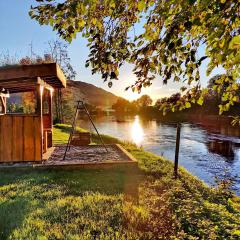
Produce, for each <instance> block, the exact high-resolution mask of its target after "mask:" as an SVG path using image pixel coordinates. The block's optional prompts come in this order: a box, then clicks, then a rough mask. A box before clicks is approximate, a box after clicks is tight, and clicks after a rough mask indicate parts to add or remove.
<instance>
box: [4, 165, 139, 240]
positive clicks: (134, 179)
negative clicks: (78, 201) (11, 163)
mask: <svg viewBox="0 0 240 240" xmlns="http://www.w3.org/2000/svg"><path fill="white" fill-rule="evenodd" d="M0 175H1V178H0V239H1V240H3V239H8V238H9V236H10V234H11V233H12V232H13V231H14V230H15V229H17V228H21V227H22V226H21V224H22V222H23V221H24V219H25V218H27V217H28V215H29V213H28V209H30V212H31V213H30V214H32V212H34V211H35V210H34V209H35V208H36V209H37V208H39V207H41V208H45V207H44V206H45V204H46V202H51V201H52V200H56V199H59V198H66V197H68V196H71V197H81V196H84V195H85V194H88V193H90V194H98V193H99V194H102V195H104V196H113V197H114V196H120V195H123V196H124V198H125V199H128V200H129V199H130V200H131V201H132V202H137V201H138V185H139V184H140V182H141V179H143V174H142V172H140V171H139V170H138V169H137V168H136V167H135V168H131V167H130V168H129V167H121V166H120V167H113V168H111V169H41V170H36V169H27V168H25V169H13V168H12V169H4V170H3V169H1V170H0ZM119 194H120V195H119ZM36 202H37V205H34V204H36ZM36 206H38V207H36Z"/></svg>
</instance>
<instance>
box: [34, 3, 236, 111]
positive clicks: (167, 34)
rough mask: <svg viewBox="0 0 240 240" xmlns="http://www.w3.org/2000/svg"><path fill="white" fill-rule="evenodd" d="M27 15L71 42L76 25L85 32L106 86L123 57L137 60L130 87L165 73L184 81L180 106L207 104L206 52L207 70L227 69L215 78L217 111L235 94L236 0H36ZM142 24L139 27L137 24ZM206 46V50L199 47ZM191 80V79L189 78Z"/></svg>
mask: <svg viewBox="0 0 240 240" xmlns="http://www.w3.org/2000/svg"><path fill="white" fill-rule="evenodd" d="M37 2H38V5H37V6H35V7H32V8H31V10H30V16H31V17H32V18H33V19H36V20H37V21H38V22H39V23H40V24H48V25H51V26H52V27H53V29H54V30H57V31H58V33H59V35H60V36H61V37H62V38H63V39H65V40H67V41H68V42H71V41H72V39H73V38H75V37H76V34H77V33H78V32H81V33H82V36H83V37H85V38H87V39H88V42H89V44H88V46H89V48H90V55H89V58H88V60H87V62H86V67H87V66H91V67H92V73H96V72H99V73H101V75H102V78H103V79H104V81H108V85H109V87H111V86H112V81H113V80H114V79H117V78H118V74H119V68H120V67H121V66H122V65H123V63H124V62H128V63H131V64H133V65H134V66H135V67H134V70H133V71H134V74H135V75H136V77H137V80H136V82H135V83H133V84H132V85H131V88H132V89H133V91H141V89H142V87H147V86H150V85H151V84H152V81H153V80H154V79H155V78H156V76H157V75H160V76H161V78H162V81H163V83H164V84H166V83H168V82H169V81H170V80H172V81H177V82H180V83H182V86H183V87H181V92H182V93H183V94H182V98H181V99H180V100H179V101H177V103H176V105H171V107H172V108H173V107H176V106H177V107H178V108H179V109H184V108H188V107H189V105H191V103H195V102H197V103H198V104H199V105H202V104H203V97H204V95H205V94H207V92H208V90H207V89H202V87H201V79H200V71H199V68H200V66H201V65H202V63H203V61H204V60H205V59H208V60H209V62H208V66H207V70H206V72H207V74H208V75H209V74H210V73H211V72H212V70H213V69H215V68H216V67H218V66H222V67H223V68H224V69H225V72H226V73H225V74H224V75H223V77H222V78H220V79H219V82H218V83H217V84H215V87H216V90H217V91H221V89H222V86H223V85H224V83H228V88H227V89H225V90H224V94H225V101H224V103H223V104H221V105H220V113H221V112H222V111H226V110H228V109H229V107H230V106H231V105H233V104H234V102H235V101H236V98H235V95H236V92H237V91H238V90H239V88H238V85H237V79H238V78H239V77H240V64H239V62H240V51H239V50H240V35H239V34H240V27H239V25H240V24H239V21H240V20H239V17H240V2H239V0H231V1H227V0H169V1H166V0H138V1H136V0H123V1H118V0H102V1H98V0H92V1H77V0H65V1H64V2H61V3H58V2H57V1H54V0H37ZM139 22H140V23H141V24H142V25H143V29H142V30H143V31H141V33H139V34H136V32H135V31H134V29H135V26H136V24H139ZM202 47H204V48H205V52H204V54H202V55H201V53H202V51H200V50H199V49H200V48H202ZM186 85H187V86H186Z"/></svg>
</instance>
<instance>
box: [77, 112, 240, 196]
mask: <svg viewBox="0 0 240 240" xmlns="http://www.w3.org/2000/svg"><path fill="white" fill-rule="evenodd" d="M94 121H95V124H96V126H97V128H98V130H99V132H100V133H104V134H109V135H112V136H115V137H118V138H121V139H124V140H128V141H133V142H135V143H136V144H137V145H139V146H142V147H143V148H144V149H145V150H147V151H150V152H152V153H155V154H158V155H161V156H164V157H166V158H167V159H170V160H173V159H174V154H175V139H176V124H166V123H161V122H159V121H155V120H150V121H149V120H148V121H146V120H145V121H144V120H142V119H140V118H139V117H138V116H136V117H134V118H127V119H125V120H124V121H116V119H115V118H114V117H101V118H96V119H94ZM79 124H80V126H82V127H84V128H88V129H89V130H90V131H94V129H93V127H91V125H90V123H89V122H88V121H85V120H80V122H79ZM214 126H215V125H214ZM239 136H240V131H239V129H238V128H232V127H231V126H228V125H226V124H223V126H218V127H216V128H215V127H213V126H207V127H206V126H205V127H202V126H201V125H197V124H190V123H183V124H182V128H181V143H180V154H179V164H180V165H182V166H184V167H185V168H186V169H187V170H189V171H190V172H191V173H193V174H194V175H196V176H198V177H199V178H201V179H202V180H204V181H205V182H206V183H208V184H213V183H214V176H216V175H218V176H223V175H224V174H227V175H228V176H231V177H234V176H236V175H240V138H239ZM234 190H235V191H236V193H237V194H238V195H240V179H237V180H236V184H235V185H234Z"/></svg>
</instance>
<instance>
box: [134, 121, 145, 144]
mask: <svg viewBox="0 0 240 240" xmlns="http://www.w3.org/2000/svg"><path fill="white" fill-rule="evenodd" d="M131 137H132V140H133V142H134V143H135V144H137V145H141V143H142V141H143V139H144V132H143V128H142V126H141V124H140V122H139V117H138V116H136V117H135V119H134V122H133V125H132V129H131Z"/></svg>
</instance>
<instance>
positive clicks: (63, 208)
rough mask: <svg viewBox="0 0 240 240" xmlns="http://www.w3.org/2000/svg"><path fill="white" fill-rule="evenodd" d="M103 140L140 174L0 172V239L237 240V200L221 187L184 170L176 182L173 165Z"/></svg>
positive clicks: (63, 137) (57, 138)
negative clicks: (118, 148) (121, 149)
mask: <svg viewBox="0 0 240 240" xmlns="http://www.w3.org/2000/svg"><path fill="white" fill-rule="evenodd" d="M69 129H70V126H66V125H58V126H57V127H56V128H54V142H55V143H57V144H61V143H66V141H67V139H68V132H69ZM103 138H104V141H105V142H106V143H120V144H122V145H123V146H124V147H125V148H126V149H127V150H128V151H129V152H130V153H131V154H132V155H133V156H134V157H135V158H136V159H137V160H138V163H139V168H140V171H139V172H138V171H135V172H134V171H130V172H129V171H128V169H123V168H113V169H111V170H110V169H98V170H96V169H92V170H91V169H89V170H86V169H85V170H41V171H40V170H26V169H25V170H24V169H23V170H20V169H18V170H17V169H9V170H1V179H0V239H9V238H11V239H37V238H41V239H238V238H240V228H239V222H240V200H239V198H238V197H236V196H234V195H233V194H232V193H230V192H229V191H227V190H226V189H225V187H226V185H223V184H222V185H219V186H218V187H216V188H209V187H208V186H207V185H205V184H204V183H203V182H202V181H200V180H199V179H198V178H196V177H194V176H192V175H191V174H190V173H189V172H187V171H186V170H184V169H183V168H180V171H179V178H178V179H177V180H175V179H174V178H173V175H172V172H173V165H172V163H171V162H170V161H168V160H166V159H164V158H162V157H159V156H157V155H154V154H151V153H148V152H145V151H144V150H143V149H141V148H138V147H136V146H135V145H133V144H131V143H127V142H121V141H120V140H119V139H116V138H112V137H110V136H106V135H105V136H103ZM93 141H94V142H97V141H98V140H97V138H96V136H95V135H94V136H93ZM79 236H81V238H80V237H79Z"/></svg>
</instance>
